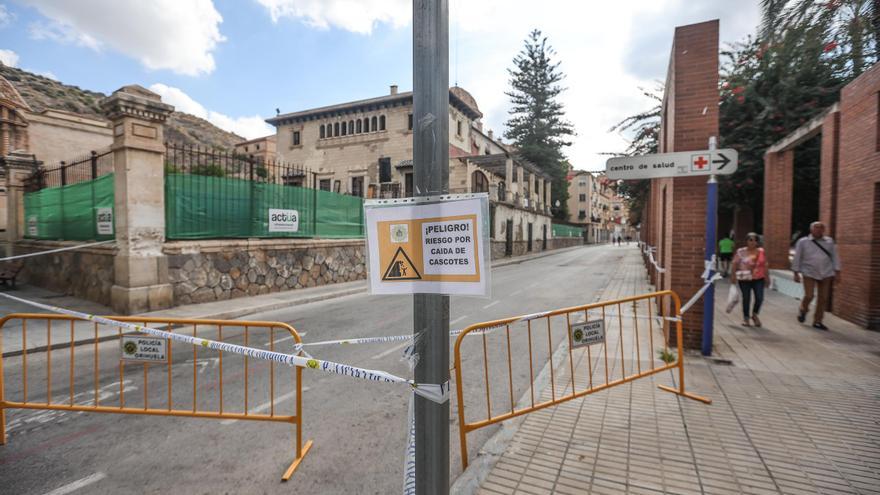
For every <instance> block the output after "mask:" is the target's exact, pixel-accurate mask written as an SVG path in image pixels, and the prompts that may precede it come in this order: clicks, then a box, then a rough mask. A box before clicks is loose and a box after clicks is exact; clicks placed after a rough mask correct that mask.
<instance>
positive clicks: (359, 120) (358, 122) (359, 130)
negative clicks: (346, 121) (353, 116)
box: [355, 119, 363, 134]
mask: <svg viewBox="0 0 880 495" xmlns="http://www.w3.org/2000/svg"><path fill="white" fill-rule="evenodd" d="M362 130H363V127H361V119H357V131H355V132H357V133H358V134H360V133H361V131H362Z"/></svg>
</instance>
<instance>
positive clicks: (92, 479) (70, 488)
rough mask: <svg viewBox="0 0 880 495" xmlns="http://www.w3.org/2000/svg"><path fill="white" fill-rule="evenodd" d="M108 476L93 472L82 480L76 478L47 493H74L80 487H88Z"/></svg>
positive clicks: (49, 494)
mask: <svg viewBox="0 0 880 495" xmlns="http://www.w3.org/2000/svg"><path fill="white" fill-rule="evenodd" d="M106 477H107V475H106V474H104V473H101V472H98V473H95V474H92V475H90V476H86V477H85V478H83V479H81V480H76V481H74V482H73V483H68V484H66V485H64V486H61V487H58V488H56V489H54V490H52V491H51V492H49V493H47V494H46V495H65V494H67V493H73V492H75V491H77V490H79V489H80V488H84V487H87V486H89V485H91V484H92V483H97V482H99V481H101V480H102V479H104V478H106Z"/></svg>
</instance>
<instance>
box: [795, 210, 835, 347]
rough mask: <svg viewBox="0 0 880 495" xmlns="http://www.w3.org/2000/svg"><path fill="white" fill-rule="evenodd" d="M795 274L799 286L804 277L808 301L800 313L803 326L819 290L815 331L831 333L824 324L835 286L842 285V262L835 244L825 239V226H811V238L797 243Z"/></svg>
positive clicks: (814, 320)
mask: <svg viewBox="0 0 880 495" xmlns="http://www.w3.org/2000/svg"><path fill="white" fill-rule="evenodd" d="M791 270H792V271H793V272H794V281H795V282H800V281H801V278H802V277H803V280H804V299H803V300H802V301H801V307H800V310H799V311H798V317H797V319H798V321H799V322H801V323H803V322H804V320H806V318H807V311H808V310H809V309H810V301H812V300H813V289H814V288H815V289H817V290H818V292H819V295H818V297H817V299H816V311H815V312H814V313H813V328H818V329H819V330H828V327H826V326H825V324H823V323H822V317H823V316H824V315H825V306H826V305H827V304H828V291H829V290H830V289H831V282H832V281H836V282H837V283H840V259H839V258H838V257H837V247H836V246H835V245H834V240H833V239H831V238H830V237H825V224H823V223H822V222H813V223H811V224H810V235H808V236H806V237H802V238H800V239H799V240H798V241H797V244H795V248H794V260H793V261H792V262H791Z"/></svg>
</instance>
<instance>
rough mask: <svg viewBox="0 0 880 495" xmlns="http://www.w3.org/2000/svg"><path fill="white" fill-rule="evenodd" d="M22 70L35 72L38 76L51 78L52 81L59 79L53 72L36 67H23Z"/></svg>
mask: <svg viewBox="0 0 880 495" xmlns="http://www.w3.org/2000/svg"><path fill="white" fill-rule="evenodd" d="M22 70H24V71H27V72H30V73H31V74H36V75H38V76H43V77H48V78H49V79H52V80H54V81H58V80H59V79H58V76H56V75H55V73H54V72H52V71H50V70H36V69H30V68H24V69H22Z"/></svg>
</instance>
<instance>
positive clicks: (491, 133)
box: [489, 129, 495, 139]
mask: <svg viewBox="0 0 880 495" xmlns="http://www.w3.org/2000/svg"><path fill="white" fill-rule="evenodd" d="M489 139H495V133H494V132H492V129H489Z"/></svg>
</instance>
